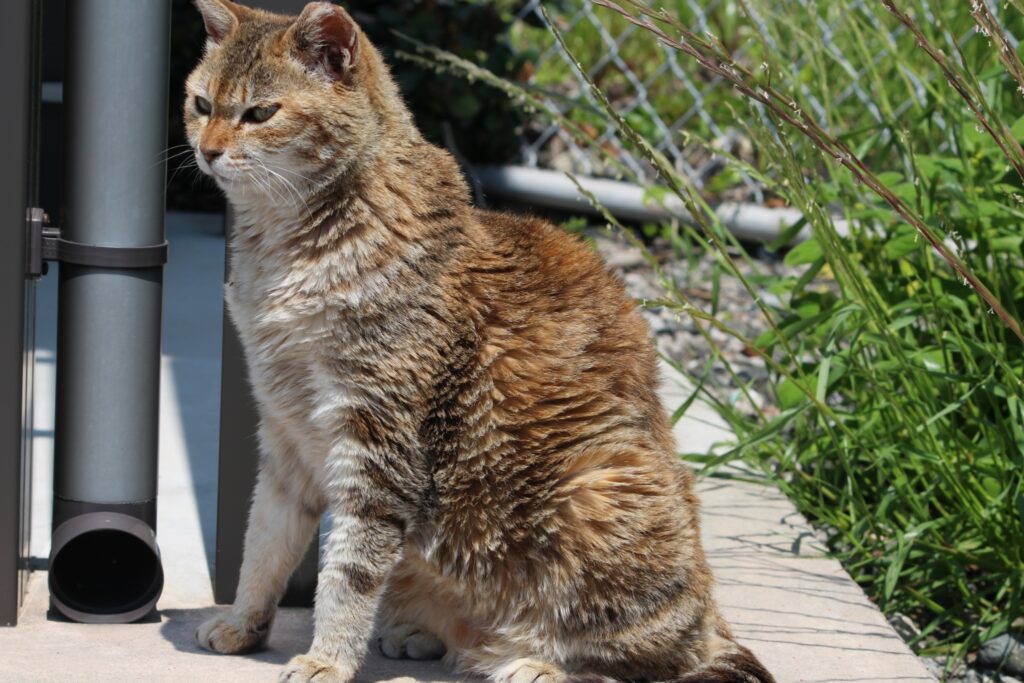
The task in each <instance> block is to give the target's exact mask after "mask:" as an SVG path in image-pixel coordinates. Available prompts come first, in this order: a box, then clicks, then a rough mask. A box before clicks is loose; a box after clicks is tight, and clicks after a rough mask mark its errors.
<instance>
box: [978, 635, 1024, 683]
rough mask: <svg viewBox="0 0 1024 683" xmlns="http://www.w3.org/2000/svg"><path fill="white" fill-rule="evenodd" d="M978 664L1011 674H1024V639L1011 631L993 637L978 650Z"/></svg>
mask: <svg viewBox="0 0 1024 683" xmlns="http://www.w3.org/2000/svg"><path fill="white" fill-rule="evenodd" d="M978 665H979V666H983V667H985V668H986V669H994V670H996V671H1002V672H1004V673H1007V674H1010V675H1011V676H1024V641H1022V640H1021V639H1019V638H1016V637H1014V636H1011V635H1010V634H1009V633H1004V634H1003V635H1001V636H998V637H997V638H993V639H992V640H990V641H988V642H987V643H985V644H984V645H983V646H982V647H981V649H980V650H979V651H978Z"/></svg>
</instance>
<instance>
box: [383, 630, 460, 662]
mask: <svg viewBox="0 0 1024 683" xmlns="http://www.w3.org/2000/svg"><path fill="white" fill-rule="evenodd" d="M446 649H447V648H445V645H444V643H443V642H441V639H440V638H438V637H437V636H435V635H434V634H433V633H431V632H430V631H427V630H425V629H422V628H420V627H418V626H414V625H412V624H397V625H395V626H386V627H384V628H383V629H381V632H380V651H381V652H382V653H383V654H384V656H385V657H389V658H391V659H440V658H441V657H443V656H444V653H445V651H446Z"/></svg>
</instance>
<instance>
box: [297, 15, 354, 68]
mask: <svg viewBox="0 0 1024 683" xmlns="http://www.w3.org/2000/svg"><path fill="white" fill-rule="evenodd" d="M288 32H289V34H290V36H291V42H292V46H293V48H292V49H293V50H294V53H295V56H296V57H297V58H298V59H299V61H301V62H302V63H303V64H305V65H306V66H307V68H309V69H312V70H314V71H318V72H320V73H322V74H324V75H326V76H327V77H329V78H331V79H332V80H335V81H340V80H342V79H344V78H345V76H346V75H347V74H348V72H349V70H350V69H351V68H352V67H353V65H354V64H355V63H356V55H357V54H358V50H359V29H358V28H357V27H356V22H355V21H353V20H352V17H350V16H349V15H348V12H346V11H345V10H343V9H342V8H341V7H338V6H337V5H332V4H331V3H329V2H311V3H309V4H308V5H306V7H305V9H303V10H302V14H300V15H299V18H298V19H296V20H295V23H294V24H292V27H291V28H290V29H288Z"/></svg>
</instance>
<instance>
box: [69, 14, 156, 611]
mask: <svg viewBox="0 0 1024 683" xmlns="http://www.w3.org/2000/svg"><path fill="white" fill-rule="evenodd" d="M67 11H68V15H67V32H68V36H67V40H68V43H67V52H66V55H67V63H66V68H65V74H66V75H65V89H64V101H65V116H66V119H65V130H66V139H67V167H66V178H67V182H66V188H67V202H68V207H67V223H66V225H65V226H64V231H63V237H64V238H65V239H68V240H72V241H74V242H80V243H84V244H91V245H102V246H113V247H142V246H149V245H155V244H159V243H161V242H163V239H164V184H165V164H164V163H163V162H162V160H161V159H162V156H163V152H164V146H165V145H166V139H167V77H168V56H169V32H170V2H169V0H146V1H145V2H139V0H75V2H73V3H69V4H68V8H67ZM162 286H163V271H162V269H161V268H160V267H151V268H130V269H129V268H111V267H97V266H82V265H72V264H68V263H64V264H62V265H61V267H60V307H59V318H58V339H57V416H56V430H55V443H54V449H55V452H54V510H53V525H54V534H53V542H52V547H51V554H50V596H51V602H52V604H53V605H54V606H55V607H56V608H57V609H59V610H60V611H61V612H62V613H64V614H65V615H66V616H68V617H70V618H72V619H76V620H79V621H89V622H125V621H134V620H137V619H139V618H142V617H145V616H147V615H148V614H149V613H150V612H152V610H153V608H154V606H155V604H156V601H157V599H158V598H159V595H160V592H161V590H162V588H163V571H162V568H161V565H160V555H159V550H158V549H157V546H156V539H155V531H156V482H157V428H158V409H159V394H160V392H159V387H160V324H161V295H162Z"/></svg>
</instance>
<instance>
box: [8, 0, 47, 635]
mask: <svg viewBox="0 0 1024 683" xmlns="http://www.w3.org/2000/svg"><path fill="white" fill-rule="evenodd" d="M36 17H37V4H36V3H35V2H31V1H29V0H15V1H12V2H7V3H4V5H3V7H2V9H0V64H3V65H4V89H5V92H6V93H7V94H8V97H7V98H6V102H5V104H4V106H3V107H0V130H2V131H4V153H3V154H2V155H0V225H3V229H2V230H0V317H2V319H3V325H2V326H0V625H3V626H13V625H14V624H16V623H17V620H18V608H19V607H20V605H21V600H22V597H23V595H24V587H25V578H26V575H27V571H28V528H29V509H30V505H29V503H30V501H29V482H30V480H31V444H32V440H31V439H32V420H31V415H32V411H31V408H32V362H33V346H34V342H33V335H34V325H33V317H32V316H33V311H34V308H35V302H34V300H33V295H34V292H35V290H34V286H33V285H32V284H31V283H29V282H26V280H25V213H26V210H27V208H28V207H29V206H30V205H31V204H32V203H33V202H34V201H35V197H34V195H35V182H34V176H35V170H36V169H35V161H34V156H35V144H34V137H35V118H36V113H37V111H36V110H37V107H36V103H37V100H38V95H39V86H38V78H37V73H36V72H37V69H36V61H37V60H36V54H35V45H34V43H35V37H36V33H37V31H36V29H37V26H38V23H37V21H36Z"/></svg>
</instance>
